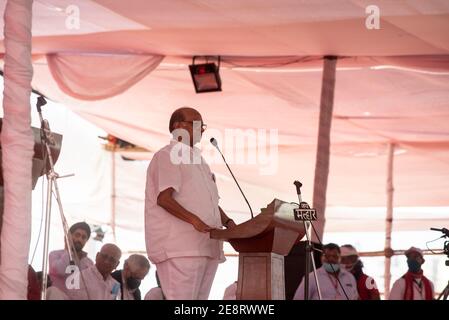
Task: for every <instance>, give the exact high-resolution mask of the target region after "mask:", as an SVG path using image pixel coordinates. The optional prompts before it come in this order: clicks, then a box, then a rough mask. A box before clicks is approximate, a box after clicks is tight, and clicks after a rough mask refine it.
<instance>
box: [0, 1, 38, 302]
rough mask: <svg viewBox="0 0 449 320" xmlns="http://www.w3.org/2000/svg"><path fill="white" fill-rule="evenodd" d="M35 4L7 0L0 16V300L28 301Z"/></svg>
mask: <svg viewBox="0 0 449 320" xmlns="http://www.w3.org/2000/svg"><path fill="white" fill-rule="evenodd" d="M32 5H33V1H30V0H14V1H11V0H9V1H8V2H7V3H6V8H5V12H4V16H3V18H4V46H5V57H4V61H5V66H4V94H3V110H4V118H3V125H2V134H1V138H0V139H1V145H2V167H3V181H4V212H3V228H2V233H1V250H0V254H1V264H0V300H26V299H27V287H28V279H27V275H28V252H29V250H30V241H31V185H32V182H31V179H32V177H31V172H32V170H31V169H32V157H33V153H34V151H33V146H34V138H33V132H32V130H31V108H30V95H31V79H32V77H33V66H32V63H31V20H32V19H31V18H32Z"/></svg>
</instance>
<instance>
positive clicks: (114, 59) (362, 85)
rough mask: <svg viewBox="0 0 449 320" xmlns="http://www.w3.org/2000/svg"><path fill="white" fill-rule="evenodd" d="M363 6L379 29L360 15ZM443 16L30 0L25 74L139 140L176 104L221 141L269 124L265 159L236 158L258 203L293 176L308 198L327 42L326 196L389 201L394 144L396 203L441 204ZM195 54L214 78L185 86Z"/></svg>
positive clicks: (447, 152) (398, 7) (448, 48)
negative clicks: (216, 67)
mask: <svg viewBox="0 0 449 320" xmlns="http://www.w3.org/2000/svg"><path fill="white" fill-rule="evenodd" d="M5 2H6V1H0V5H1V7H2V8H3V7H4V4H5ZM370 5H375V6H377V8H378V12H379V14H380V25H379V27H380V29H369V28H367V26H366V22H367V18H368V17H369V15H370V12H368V13H367V7H368V6H370ZM448 18H449V3H448V2H447V1H445V0H429V1H418V0H417V1H362V0H360V1H344V2H341V1H332V0H313V1H312V0H310V1H296V0H281V1H276V2H261V1H244V2H242V1H215V0H211V1H200V0H174V1H162V0H151V1H148V0H131V1H115V0H97V1H90V0H86V1H82V2H80V3H79V4H75V5H74V4H73V1H69V0H67V1H66V0H45V1H44V0H42V1H40V0H36V1H35V2H34V6H33V51H32V53H33V62H34V64H33V67H34V78H33V86H34V88H36V89H38V90H40V91H41V92H43V93H44V94H45V95H47V96H48V97H49V98H51V99H53V100H56V101H58V102H61V103H64V104H66V105H67V106H69V107H70V108H71V109H72V110H74V111H75V112H77V113H78V114H79V115H81V116H82V117H83V118H85V119H87V120H88V121H90V122H92V123H94V124H95V125H97V126H99V127H101V128H103V129H104V130H105V131H107V132H109V133H111V134H113V135H115V136H118V137H120V138H122V139H124V140H127V141H130V142H132V143H134V144H137V145H139V146H142V147H145V148H147V149H149V150H150V151H154V150H157V149H158V148H160V147H161V146H163V145H164V144H165V143H166V142H167V141H168V139H169V136H168V133H167V123H168V119H169V116H170V114H171V112H172V111H173V110H174V109H176V108H178V107H180V106H183V105H190V106H196V107H197V108H198V109H199V110H200V111H201V112H202V114H203V117H204V119H205V121H206V122H207V124H208V127H209V128H211V129H217V130H219V131H218V133H217V132H214V131H212V130H211V131H209V132H212V133H214V135H217V134H220V133H221V137H222V139H221V141H223V143H225V141H226V139H225V130H226V129H236V128H239V129H242V130H246V129H253V130H257V129H276V130H278V131H277V132H278V137H277V141H278V143H279V145H278V153H277V155H276V162H277V163H276V165H275V170H274V171H273V170H272V171H270V170H269V169H272V168H269V166H268V165H267V164H266V163H263V161H258V162H257V163H255V164H248V163H244V164H239V163H236V162H237V161H234V163H232V166H233V168H234V170H235V173H236V174H237V176H238V177H239V178H240V179H241V180H242V182H243V184H244V189H245V190H246V191H247V193H248V198H249V199H250V201H251V202H252V203H253V206H254V207H256V208H260V207H264V206H265V205H266V204H267V203H268V202H270V201H271V200H272V198H274V197H278V198H281V199H285V200H292V201H293V200H295V194H294V189H293V185H292V181H293V180H295V179H299V180H301V181H302V182H303V184H304V188H303V198H304V199H305V200H307V201H311V200H312V191H313V178H314V166H315V156H316V145H317V132H318V117H319V99H320V89H321V78H322V64H323V63H322V57H323V56H325V55H336V56H339V57H340V58H339V60H338V62H337V74H336V88H335V103H334V112H333V122H332V130H331V160H330V174H329V183H328V191H327V205H328V207H333V206H358V207H367V206H385V204H386V199H387V195H386V176H387V154H388V145H389V144H390V143H395V145H396V148H395V160H394V161H395V166H394V187H395V194H394V205H396V206H404V207H407V206H421V207H425V206H426V207H428V206H449V195H448V193H447V190H448V189H449V161H448V159H449V148H448V147H449V129H448V126H447V122H448V120H449V99H448V98H449V90H448V89H449V81H448V80H449V37H448V34H449V19H448ZM0 49H1V50H2V51H4V49H3V41H2V42H1V43H0ZM194 55H211V56H213V55H220V56H221V57H222V65H221V69H220V73H221V77H222V80H223V92H221V93H208V94H195V92H194V89H193V85H192V81H191V78H190V74H189V71H188V64H190V63H191V60H192V56H194ZM96 99H100V100H96ZM206 142H207V141H206ZM204 147H205V148H206V152H208V153H210V154H213V151H212V149H210V146H207V143H205V146H204ZM224 147H225V148H224V149H225V152H227V151H229V150H226V146H224ZM247 149H248V148H246V150H247ZM231 162H232V161H231ZM212 166H213V169H214V170H215V171H216V172H217V173H218V174H219V177H220V176H222V177H223V178H222V179H219V181H218V183H219V184H220V190H221V197H222V202H223V206H224V207H225V208H226V209H227V210H229V211H234V212H242V211H246V210H247V209H246V207H245V203H244V201H243V200H241V199H240V198H239V195H238V193H237V192H236V191H235V186H234V185H233V182H232V181H230V180H229V179H226V176H227V172H226V168H225V167H224V166H223V165H222V164H221V163H218V162H217V163H216V164H215V163H213V165H212ZM264 169H266V170H265V171H264ZM267 171H270V172H269V173H267ZM127 214H129V213H127V212H121V213H117V215H118V217H119V216H120V215H123V216H126V215H127ZM134 214H135V213H134Z"/></svg>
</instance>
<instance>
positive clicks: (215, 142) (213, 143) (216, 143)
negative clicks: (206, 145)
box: [209, 137, 218, 148]
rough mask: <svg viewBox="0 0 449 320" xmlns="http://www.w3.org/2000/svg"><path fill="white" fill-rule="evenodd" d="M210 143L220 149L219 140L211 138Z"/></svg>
mask: <svg viewBox="0 0 449 320" xmlns="http://www.w3.org/2000/svg"><path fill="white" fill-rule="evenodd" d="M209 141H210V143H212V145H213V146H214V147H215V148H217V147H218V142H217V139H215V138H214V137H212V138H210V140H209Z"/></svg>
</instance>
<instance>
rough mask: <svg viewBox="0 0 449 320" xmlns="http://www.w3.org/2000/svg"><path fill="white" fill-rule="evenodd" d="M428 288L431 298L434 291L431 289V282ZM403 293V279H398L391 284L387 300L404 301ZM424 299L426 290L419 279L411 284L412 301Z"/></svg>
mask: <svg viewBox="0 0 449 320" xmlns="http://www.w3.org/2000/svg"><path fill="white" fill-rule="evenodd" d="M429 281H430V280H429ZM430 286H431V287H432V297H433V296H434V292H435V291H434V289H433V283H432V281H430ZM404 293H405V279H404V278H399V279H398V280H396V281H395V283H394V284H393V287H392V288H391V291H390V296H389V298H388V299H389V300H404ZM425 299H426V290H425V289H424V283H423V282H422V281H421V279H419V280H417V282H413V300H425Z"/></svg>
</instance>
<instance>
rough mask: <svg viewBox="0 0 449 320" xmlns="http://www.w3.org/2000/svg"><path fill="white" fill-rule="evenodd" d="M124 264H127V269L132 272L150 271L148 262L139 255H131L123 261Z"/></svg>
mask: <svg viewBox="0 0 449 320" xmlns="http://www.w3.org/2000/svg"><path fill="white" fill-rule="evenodd" d="M125 262H126V263H127V264H128V267H130V268H131V269H133V270H136V269H148V270H149V269H150V262H149V261H148V259H147V258H146V257H145V256H143V255H141V254H132V255H130V256H129V257H128V259H126V260H125Z"/></svg>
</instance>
